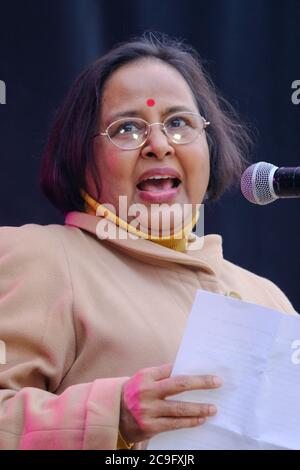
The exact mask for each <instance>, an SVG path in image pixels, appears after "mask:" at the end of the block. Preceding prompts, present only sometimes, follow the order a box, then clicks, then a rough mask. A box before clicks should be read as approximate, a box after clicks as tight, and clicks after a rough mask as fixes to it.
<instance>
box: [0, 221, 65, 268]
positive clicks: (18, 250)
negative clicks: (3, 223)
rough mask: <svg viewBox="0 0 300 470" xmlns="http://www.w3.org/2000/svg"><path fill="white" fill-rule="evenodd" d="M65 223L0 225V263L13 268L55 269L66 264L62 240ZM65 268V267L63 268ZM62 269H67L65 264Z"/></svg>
mask: <svg viewBox="0 0 300 470" xmlns="http://www.w3.org/2000/svg"><path fill="white" fill-rule="evenodd" d="M64 230H65V228H64V226H62V225H54V224H53V225H38V224H26V225H22V226H20V227H0V263H1V265H2V267H3V265H4V266H6V267H9V268H10V269H12V268H13V267H14V269H13V270H14V271H15V270H17V269H18V266H19V267H20V269H21V267H22V269H23V270H24V271H25V270H27V268H30V269H31V270H34V268H35V267H36V266H39V268H40V271H41V272H42V269H43V268H44V270H49V269H51V270H53V269H56V271H57V267H58V266H59V265H60V266H63V265H64V264H66V255H65V252H64V245H63V243H62V238H63V233H64ZM60 269H62V268H60ZM63 270H65V271H67V268H66V267H64V268H63Z"/></svg>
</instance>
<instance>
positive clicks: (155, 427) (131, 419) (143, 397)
mask: <svg viewBox="0 0 300 470" xmlns="http://www.w3.org/2000/svg"><path fill="white" fill-rule="evenodd" d="M171 371H172V364H165V365H162V366H159V367H150V368H146V369H141V370H139V371H138V372H137V373H136V374H135V375H134V376H133V377H131V378H130V379H129V380H128V381H127V382H126V383H125V384H124V385H123V390H122V400H121V409H120V432H121V434H122V436H123V437H124V438H125V439H126V440H127V441H129V442H139V441H142V440H145V439H149V438H151V437H153V436H154V435H155V434H158V433H161V432H163V431H171V430H174V429H179V428H190V427H193V426H198V425H200V424H203V423H204V422H205V420H206V418H207V417H209V416H214V415H215V414H216V412H217V409H216V407H215V406H214V405H210V404H206V403H201V404H200V403H189V402H181V401H174V400H165V398H166V397H168V396H171V395H176V394H177V393H180V392H185V391H187V390H201V389H202V390H207V389H215V388H218V387H220V386H221V385H222V380H221V379H220V378H218V377H216V376H213V375H177V376H173V377H170V374H171Z"/></svg>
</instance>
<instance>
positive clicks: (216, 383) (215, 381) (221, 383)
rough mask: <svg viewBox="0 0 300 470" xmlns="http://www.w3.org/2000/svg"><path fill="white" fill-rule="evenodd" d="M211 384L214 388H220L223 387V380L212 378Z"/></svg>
mask: <svg viewBox="0 0 300 470" xmlns="http://www.w3.org/2000/svg"><path fill="white" fill-rule="evenodd" d="M213 383H214V385H215V386H216V387H220V386H221V385H223V380H222V379H221V378H220V377H217V376H215V377H214V378H213Z"/></svg>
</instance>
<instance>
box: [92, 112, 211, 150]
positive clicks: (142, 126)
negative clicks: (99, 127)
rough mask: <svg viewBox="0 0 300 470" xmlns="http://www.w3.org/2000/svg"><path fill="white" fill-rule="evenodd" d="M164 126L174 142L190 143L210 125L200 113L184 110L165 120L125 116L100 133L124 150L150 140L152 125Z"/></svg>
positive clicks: (99, 133)
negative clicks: (150, 122) (154, 120)
mask: <svg viewBox="0 0 300 470" xmlns="http://www.w3.org/2000/svg"><path fill="white" fill-rule="evenodd" d="M155 125H159V126H162V131H163V133H164V134H165V136H166V137H167V138H168V139H170V141H171V142H173V143H174V144H189V143H191V142H193V141H194V140H195V139H196V138H197V136H198V135H199V134H200V133H201V132H203V130H204V129H206V127H207V126H209V125H210V122H208V121H206V119H205V118H204V117H202V116H201V115H200V114H198V113H192V112H188V111H183V112H180V113H175V114H172V115H171V116H169V117H168V118H167V119H165V121H164V122H153V123H152V124H149V122H147V121H145V120H144V119H141V118H130V117H128V118H127V117H125V118H122V119H118V120H117V121H114V122H112V123H111V124H110V125H109V126H108V127H107V128H106V130H105V132H98V133H97V134H95V135H94V136H93V137H97V136H98V135H102V136H106V137H108V138H109V140H110V141H111V143H112V144H113V145H115V146H116V147H118V148H120V149H122V150H135V149H138V148H140V147H142V146H143V145H144V144H145V142H146V141H147V140H148V138H149V136H150V132H151V127H152V126H155Z"/></svg>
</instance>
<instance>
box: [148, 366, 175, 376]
mask: <svg viewBox="0 0 300 470" xmlns="http://www.w3.org/2000/svg"><path fill="white" fill-rule="evenodd" d="M172 368H173V364H170V363H169V364H162V365H161V366H158V367H149V368H148V369H147V370H148V372H149V374H150V377H151V378H152V379H154V380H162V379H165V378H167V377H170V375H171V372H172Z"/></svg>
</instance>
